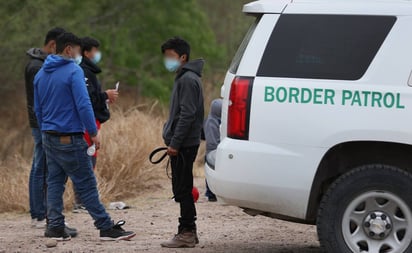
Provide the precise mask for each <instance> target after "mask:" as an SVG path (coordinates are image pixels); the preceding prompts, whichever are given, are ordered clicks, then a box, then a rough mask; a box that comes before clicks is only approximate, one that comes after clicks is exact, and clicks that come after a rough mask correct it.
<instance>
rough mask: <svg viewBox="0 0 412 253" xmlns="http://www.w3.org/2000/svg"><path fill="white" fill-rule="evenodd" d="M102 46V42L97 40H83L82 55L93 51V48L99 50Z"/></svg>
mask: <svg viewBox="0 0 412 253" xmlns="http://www.w3.org/2000/svg"><path fill="white" fill-rule="evenodd" d="M99 46H100V42H99V41H98V40H96V39H93V38H90V37H84V38H82V55H84V52H85V51H88V52H89V51H91V50H92V48H93V47H96V48H98V47H99Z"/></svg>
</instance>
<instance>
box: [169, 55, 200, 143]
mask: <svg viewBox="0 0 412 253" xmlns="http://www.w3.org/2000/svg"><path fill="white" fill-rule="evenodd" d="M203 65H204V60H201V59H199V60H194V61H190V62H188V63H186V64H185V65H184V66H183V67H182V69H181V70H180V72H178V73H177V76H176V79H175V83H174V86H173V91H172V95H171V99H170V113H169V119H168V120H167V122H166V123H165V125H164V128H163V139H164V142H165V144H166V145H167V146H170V147H172V148H175V149H177V150H179V149H180V148H183V147H192V146H197V145H199V144H200V134H201V131H202V125H203V118H204V108H203V89H202V81H201V80H200V77H201V76H202V69H203Z"/></svg>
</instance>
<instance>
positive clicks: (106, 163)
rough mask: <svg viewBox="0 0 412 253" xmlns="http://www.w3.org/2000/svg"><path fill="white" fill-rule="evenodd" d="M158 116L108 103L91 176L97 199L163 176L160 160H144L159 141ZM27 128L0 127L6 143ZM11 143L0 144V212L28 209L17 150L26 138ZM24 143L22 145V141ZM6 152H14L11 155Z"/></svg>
mask: <svg viewBox="0 0 412 253" xmlns="http://www.w3.org/2000/svg"><path fill="white" fill-rule="evenodd" d="M163 121H164V120H163V117H155V116H152V110H146V112H143V111H141V110H139V108H138V107H133V108H131V109H129V110H127V111H125V110H122V109H120V108H114V109H113V112H112V119H111V120H110V121H108V122H107V123H106V124H104V125H103V127H102V131H101V134H102V149H101V150H100V152H99V157H98V164H97V168H96V176H97V178H98V184H99V191H100V193H101V198H102V200H103V202H108V201H116V200H124V199H127V198H131V197H133V196H136V195H138V194H139V192H140V191H142V190H146V189H148V188H149V189H150V188H151V187H158V186H152V185H151V181H152V179H153V178H158V177H165V174H164V171H163V169H162V167H161V166H153V165H152V164H150V162H149V161H148V156H149V153H150V152H151V150H152V149H154V148H155V147H158V146H162V139H161V130H162V126H163ZM24 130H27V128H24V129H14V130H8V134H7V135H6V133H5V132H1V133H0V134H1V135H2V136H4V138H5V139H6V140H7V142H8V143H9V144H10V145H11V144H13V143H18V142H19V141H21V140H22V139H26V138H30V137H27V135H28V134H27V133H25V134H24V136H21V135H20V134H19V133H21V132H22V131H24ZM25 143H26V144H25V145H14V146H13V147H14V148H12V149H10V148H8V149H7V148H6V147H4V146H3V153H5V152H7V153H8V155H7V157H6V159H3V160H2V161H1V160H0V189H2V193H1V194H0V212H6V211H27V210H28V178H29V172H30V165H31V164H30V156H27V157H23V155H22V154H21V152H20V150H21V149H30V146H31V145H32V143H31V142H29V141H26V142H25ZM26 145H27V146H29V147H25V146H26ZM10 153H14V155H13V156H11V155H10ZM71 188H72V187H71V183H70V182H69V183H68V185H67V188H66V189H67V190H66V193H65V203H66V208H68V207H70V205H71V203H72V199H73V192H72V190H71Z"/></svg>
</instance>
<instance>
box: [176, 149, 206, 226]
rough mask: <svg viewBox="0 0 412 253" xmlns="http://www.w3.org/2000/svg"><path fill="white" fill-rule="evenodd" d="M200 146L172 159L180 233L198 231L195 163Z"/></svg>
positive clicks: (182, 151) (182, 150)
mask: <svg viewBox="0 0 412 253" xmlns="http://www.w3.org/2000/svg"><path fill="white" fill-rule="evenodd" d="M198 148H199V146H195V147H185V148H181V149H180V150H179V155H177V156H173V157H171V159H170V164H171V167H172V188H173V194H174V196H175V201H177V202H179V203H180V218H179V231H178V232H181V231H182V230H195V229H196V223H195V221H196V207H195V203H194V200H193V195H192V189H193V163H194V161H195V159H196V155H197V151H198Z"/></svg>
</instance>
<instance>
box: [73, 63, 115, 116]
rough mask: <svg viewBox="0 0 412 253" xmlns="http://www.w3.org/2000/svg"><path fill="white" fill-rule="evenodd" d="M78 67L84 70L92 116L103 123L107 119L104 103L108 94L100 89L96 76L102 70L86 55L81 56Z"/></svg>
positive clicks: (107, 110)
mask: <svg viewBox="0 0 412 253" xmlns="http://www.w3.org/2000/svg"><path fill="white" fill-rule="evenodd" d="M80 67H81V68H82V69H83V71H84V77H85V81H86V85H87V91H88V92H89V96H90V100H91V102H92V106H93V111H94V116H95V117H96V119H97V120H99V121H100V123H104V122H106V121H107V120H109V118H110V112H109V109H108V108H107V104H106V100H107V99H108V96H107V94H106V92H104V91H102V87H101V85H100V82H99V80H97V77H96V75H97V74H99V73H101V72H102V70H101V69H100V68H99V67H98V66H97V65H96V64H94V63H93V62H92V61H91V60H89V59H88V58H87V57H83V61H82V63H81V64H80Z"/></svg>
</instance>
